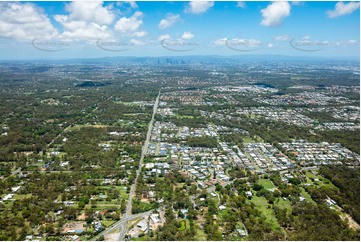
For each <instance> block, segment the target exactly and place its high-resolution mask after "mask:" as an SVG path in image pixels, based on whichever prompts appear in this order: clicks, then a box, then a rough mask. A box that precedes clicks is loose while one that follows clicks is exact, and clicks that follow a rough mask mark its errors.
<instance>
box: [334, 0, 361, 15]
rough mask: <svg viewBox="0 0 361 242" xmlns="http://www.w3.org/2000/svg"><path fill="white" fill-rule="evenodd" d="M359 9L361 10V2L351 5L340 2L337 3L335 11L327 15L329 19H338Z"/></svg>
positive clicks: (351, 3)
mask: <svg viewBox="0 0 361 242" xmlns="http://www.w3.org/2000/svg"><path fill="white" fill-rule="evenodd" d="M359 8H360V3H359V2H349V3H343V2H338V3H336V5H335V9H334V10H328V11H327V15H328V17H329V18H337V17H339V16H342V15H347V14H351V13H353V12H354V11H356V10H357V9H359Z"/></svg>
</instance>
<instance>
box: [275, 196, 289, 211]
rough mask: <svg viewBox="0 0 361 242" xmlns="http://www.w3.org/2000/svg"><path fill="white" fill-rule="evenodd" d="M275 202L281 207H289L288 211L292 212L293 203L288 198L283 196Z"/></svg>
mask: <svg viewBox="0 0 361 242" xmlns="http://www.w3.org/2000/svg"><path fill="white" fill-rule="evenodd" d="M274 204H275V205H276V206H277V207H279V208H281V209H287V212H289V213H291V212H292V205H291V202H290V201H289V200H288V199H287V200H283V198H278V199H277V200H276V201H275V203H274Z"/></svg>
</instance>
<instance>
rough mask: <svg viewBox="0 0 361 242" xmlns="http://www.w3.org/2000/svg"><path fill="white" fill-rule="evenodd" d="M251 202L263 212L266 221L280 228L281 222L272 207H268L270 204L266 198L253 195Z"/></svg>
mask: <svg viewBox="0 0 361 242" xmlns="http://www.w3.org/2000/svg"><path fill="white" fill-rule="evenodd" d="M251 202H252V203H253V204H254V205H255V206H256V207H257V209H258V210H260V211H261V212H262V214H263V215H264V216H265V218H266V221H267V222H269V223H270V224H271V225H272V229H274V230H276V229H278V228H280V227H281V226H280V224H279V223H278V221H277V218H276V216H275V214H274V212H273V209H272V208H267V206H269V204H268V202H267V200H266V198H264V197H257V196H253V197H252V199H251Z"/></svg>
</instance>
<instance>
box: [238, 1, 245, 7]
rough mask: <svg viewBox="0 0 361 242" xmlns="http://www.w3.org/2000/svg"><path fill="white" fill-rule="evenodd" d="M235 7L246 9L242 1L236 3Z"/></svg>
mask: <svg viewBox="0 0 361 242" xmlns="http://www.w3.org/2000/svg"><path fill="white" fill-rule="evenodd" d="M237 7H238V8H245V7H246V3H245V2H243V1H239V2H237Z"/></svg>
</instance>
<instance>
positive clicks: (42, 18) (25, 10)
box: [0, 2, 58, 40]
mask: <svg viewBox="0 0 361 242" xmlns="http://www.w3.org/2000/svg"><path fill="white" fill-rule="evenodd" d="M0 13H1V14H0V36H1V37H5V38H14V39H19V40H30V39H34V38H41V39H50V38H53V37H56V36H57V35H58V32H57V30H56V29H55V28H54V26H53V25H52V24H51V22H50V20H49V18H48V17H47V16H46V15H45V14H44V11H43V9H41V8H39V7H37V6H36V5H34V4H32V3H18V2H0Z"/></svg>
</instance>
